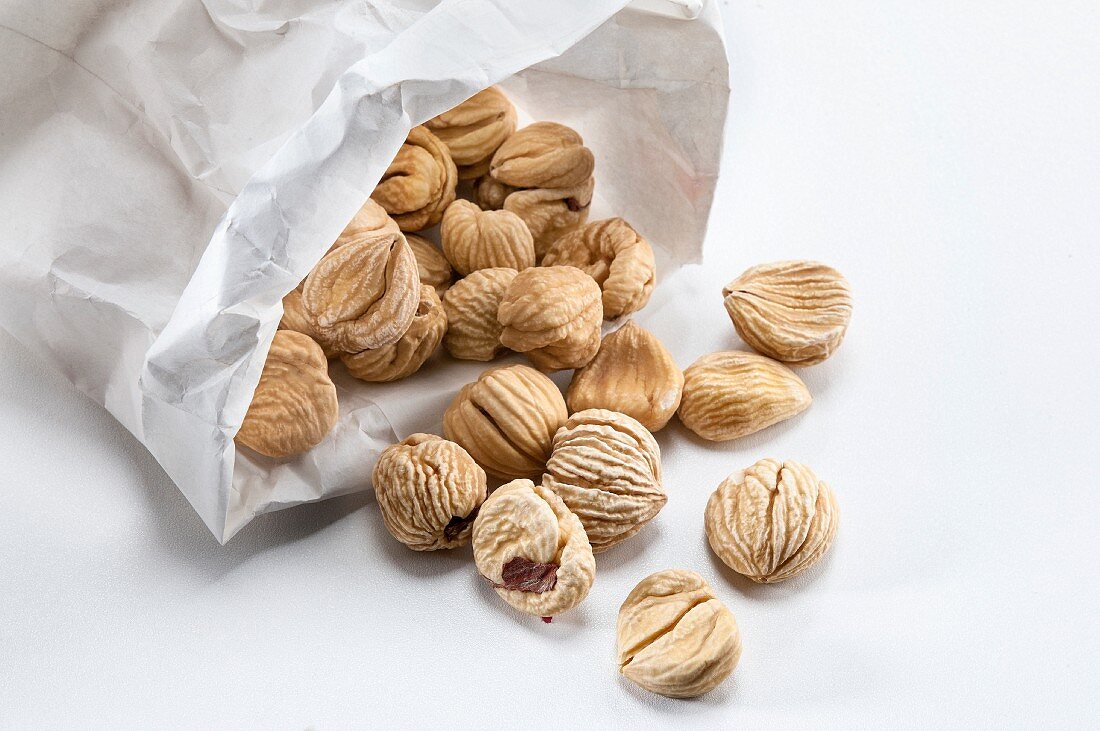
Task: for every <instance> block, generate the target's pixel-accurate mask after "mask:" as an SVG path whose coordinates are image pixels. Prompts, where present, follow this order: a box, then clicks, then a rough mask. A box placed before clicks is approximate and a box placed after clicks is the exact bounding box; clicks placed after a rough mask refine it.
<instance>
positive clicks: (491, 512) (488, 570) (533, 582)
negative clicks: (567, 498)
mask: <svg viewBox="0 0 1100 731" xmlns="http://www.w3.org/2000/svg"><path fill="white" fill-rule="evenodd" d="M473 547H474V563H475V564H476V565H477V570H478V572H480V573H481V575H482V576H484V577H485V578H486V579H488V580H489V582H490V583H492V585H493V588H494V589H496V592H497V594H498V595H499V596H500V598H501V599H503V600H504V601H506V602H507V603H508V604H510V605H511V606H513V607H514V608H516V609H518V610H519V611H521V612H526V613H527V614H533V615H535V616H538V617H553V616H555V615H558V614H561V613H562V612H566V611H568V610H570V609H572V608H573V607H575V606H577V605H578V604H580V603H581V601H583V600H584V598H585V597H586V596H588V591H589V589H591V588H592V581H593V579H594V578H595V575H596V561H595V559H594V558H593V556H592V547H591V546H590V545H589V543H588V537H587V536H586V535H585V532H584V527H583V526H582V525H581V522H580V520H578V519H577V516H575V515H573V513H571V512H570V511H569V508H567V507H566V505H565V503H563V502H562V500H561V498H559V497H558V496H557V495H555V494H554V492H553V491H552V490H550V489H548V488H546V487H543V486H542V485H536V484H534V483H533V482H531V481H530V480H513V481H512V482H509V483H507V484H505V485H503V486H501V487H500V488H498V489H497V490H496V491H495V492H493V494H492V495H490V496H489V498H488V499H487V500H486V501H485V502H484V503H483V504H482V506H481V510H480V511H479V512H478V515H477V519H476V520H474V530H473Z"/></svg>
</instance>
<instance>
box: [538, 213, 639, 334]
mask: <svg viewBox="0 0 1100 731" xmlns="http://www.w3.org/2000/svg"><path fill="white" fill-rule="evenodd" d="M555 264H564V265H568V266H574V267H577V268H578V269H580V270H581V271H583V272H585V273H586V274H588V275H589V276H591V277H592V278H593V279H595V280H596V283H597V284H598V285H600V289H601V290H602V292H603V316H604V318H606V319H608V320H613V319H615V318H617V317H622V316H623V315H628V314H630V313H632V312H637V311H638V310H640V309H642V308H643V307H645V305H646V303H647V302H649V297H650V295H651V294H652V293H653V287H654V285H655V283H656V280H657V265H656V263H655V261H654V258H653V248H652V247H650V245H649V242H648V241H646V240H645V238H644V237H642V235H641V234H639V233H638V232H637V231H635V230H634V228H633V227H632V226H631V225H630V224H629V223H627V222H626V221H624V220H623V219H621V218H608V219H605V220H603V221H593V222H591V223H589V224H586V225H584V226H582V227H581V228H578V229H576V230H574V231H571V232H569V233H567V234H565V235H564V236H561V237H560V238H558V239H557V241H555V242H554V243H552V244H551V245H550V248H549V249H547V251H546V255H545V256H544V257H543V259H542V265H543V266H553V265H555Z"/></svg>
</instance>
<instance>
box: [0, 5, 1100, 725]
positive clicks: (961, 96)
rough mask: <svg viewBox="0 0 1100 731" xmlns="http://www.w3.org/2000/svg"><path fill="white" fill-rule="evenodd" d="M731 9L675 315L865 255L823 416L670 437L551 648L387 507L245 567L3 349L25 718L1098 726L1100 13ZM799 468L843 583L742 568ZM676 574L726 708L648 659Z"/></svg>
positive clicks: (8, 593)
mask: <svg viewBox="0 0 1100 731" xmlns="http://www.w3.org/2000/svg"><path fill="white" fill-rule="evenodd" d="M724 10H725V12H726V28H727V37H728V43H729V47H730V53H731V65H732V88H733V91H732V109H731V122H730V127H729V136H728V142H727V153H726V159H725V163H724V177H723V179H722V181H721V183H720V186H719V191H718V195H717V199H716V204H715V211H714V215H713V218H712V222H711V231H710V234H709V236H708V241H707V249H706V262H705V266H703V267H689V268H687V269H685V270H683V271H681V272H680V273H678V274H677V275H676V276H675V277H673V278H671V279H667V280H666V281H665V283H664V284H663V285H662V286H661V288H660V289H659V292H658V295H657V297H655V300H654V303H653V304H652V305H651V307H650V308H649V309H648V310H647V312H646V314H645V316H644V317H642V318H641V319H642V320H643V321H644V322H645V324H646V325H647V326H649V327H651V328H652V329H653V330H654V331H655V332H656V333H657V334H658V335H660V336H661V337H662V338H663V339H664V340H665V341H666V342H668V344H669V346H670V348H671V349H672V350H673V352H674V354H675V355H676V357H677V359H678V360H679V361H680V362H681V365H687V364H688V363H690V362H691V360H693V359H694V358H696V357H698V356H699V355H702V354H703V353H705V352H708V351H711V350H716V349H721V348H729V347H736V346H737V345H738V341H737V338H736V336H735V334H734V333H733V329H732V327H731V326H730V324H729V320H728V318H727V317H726V314H725V312H724V311H723V309H722V306H721V297H720V293H719V290H720V288H721V285H722V284H724V283H725V281H727V280H728V279H731V278H733V277H734V276H736V275H737V274H738V273H740V272H741V271H742V270H743V269H745V268H746V267H748V266H750V265H752V264H756V263H759V262H762V261H769V260H775V259H781V258H795V257H798V258H803V257H804V258H817V259H821V260H824V261H826V262H828V263H831V264H833V265H834V266H836V267H837V268H839V269H841V270H842V271H843V272H845V273H846V275H847V276H848V278H849V279H850V281H851V283H852V286H853V289H854V292H855V302H856V306H855V315H854V317H853V320H852V326H851V329H850V330H849V333H848V337H847V339H846V341H845V343H844V345H843V347H842V348H841V349H840V350H839V351H838V353H837V355H836V356H834V357H833V358H832V359H831V360H829V361H827V362H826V363H825V364H822V365H819V366H816V367H812V368H809V369H804V370H803V371H802V375H803V377H804V379H805V380H806V382H807V384H808V385H809V387H810V390H811V391H812V392H813V394H814V396H815V401H814V404H813V406H812V407H811V408H810V410H809V411H807V412H806V413H805V414H804V415H802V416H800V417H798V418H797V419H795V420H793V421H791V422H787V423H785V424H783V425H780V426H777V427H774V428H772V429H769V430H767V431H765V432H762V433H760V434H757V435H754V436H752V437H748V438H746V439H743V440H740V441H738V442H736V443H733V444H726V445H709V444H705V443H703V442H701V441H699V440H697V439H695V438H694V437H692V436H690V435H689V434H688V433H687V432H686V431H685V430H684V429H682V428H681V427H679V426H678V425H676V424H673V425H672V426H670V427H669V428H667V429H666V430H664V431H663V432H661V433H660V434H659V441H660V443H661V446H662V449H663V450H664V457H665V459H664V467H665V484H666V489H667V491H668V493H669V496H670V497H669V503H668V505H667V507H666V508H665V509H664V510H663V511H662V512H661V514H660V515H659V516H658V517H657V519H656V520H655V521H654V522H653V524H651V525H650V526H649V527H648V528H647V529H645V530H644V531H643V532H642V533H641V534H640V535H639V536H638V537H636V538H635V539H633V540H632V541H630V542H628V543H626V544H623V545H622V546H620V547H618V548H617V549H613V550H612V551H610V552H608V553H606V554H603V555H601V556H600V557H599V559H598V575H597V581H596V585H595V587H594V589H593V591H592V593H591V595H590V596H589V598H588V600H587V601H586V602H585V603H584V604H583V605H582V607H581V608H579V609H578V610H576V611H574V612H572V613H569V614H566V615H564V616H562V617H560V618H558V619H556V620H555V621H554V623H553V624H552V625H549V626H547V625H544V624H542V623H541V622H539V621H538V620H537V619H532V618H528V617H526V616H521V615H519V614H517V613H515V612H513V611H511V610H510V609H509V608H508V607H507V606H506V605H504V604H503V603H502V602H501V601H500V600H499V599H498V598H497V597H496V596H495V594H494V593H493V592H492V590H491V589H489V588H488V587H487V585H486V584H485V583H484V581H482V580H480V579H479V578H478V577H477V576H476V574H475V572H474V570H473V567H472V564H471V561H470V559H469V551H468V549H466V550H459V551H455V552H452V553H448V554H439V553H437V554H427V555H420V554H413V553H411V552H409V551H407V550H405V549H404V548H403V547H402V546H400V545H399V544H397V543H396V542H395V541H394V540H393V539H392V538H391V537H390V536H389V535H388V534H387V533H386V532H385V530H384V528H383V526H382V523H381V520H380V518H379V516H378V513H377V508H376V506H375V504H374V501H373V498H372V497H371V496H370V495H369V494H364V495H360V496H353V497H348V498H342V499H337V500H333V501H330V502H328V503H325V504H321V505H314V506H306V507H302V508H296V509H293V510H289V511H284V512H282V513H279V514H275V515H272V516H267V517H265V518H261V519H259V520H258V521H256V522H255V523H254V524H253V525H252V526H250V527H249V528H247V529H246V530H245V531H243V532H242V533H241V534H240V535H239V536H237V537H236V538H235V539H234V540H233V541H232V542H231V543H230V544H229V545H228V546H225V547H221V546H219V545H218V544H217V543H216V542H215V541H214V540H213V539H212V538H211V537H210V535H209V534H208V533H207V531H206V529H205V528H204V527H203V525H202V523H201V522H200V521H199V519H198V518H197V517H196V516H195V514H194V513H193V512H192V511H191V508H190V507H189V506H188V505H187V503H186V501H185V500H184V498H183V497H182V495H181V494H180V493H179V492H178V491H177V490H176V488H175V487H174V486H173V485H172V484H171V482H170V481H169V480H168V478H167V477H166V476H165V475H164V473H163V472H162V471H161V469H160V468H159V467H158V466H157V464H156V463H155V462H154V460H153V459H152V458H151V457H150V456H149V455H148V454H147V453H146V452H145V451H144V450H143V449H142V448H141V447H140V446H139V445H138V444H137V443H136V442H135V441H134V440H133V439H132V438H131V437H130V436H129V434H128V433H126V432H125V431H124V430H123V429H122V428H121V427H120V426H118V425H117V424H116V423H115V422H114V421H113V420H112V419H111V418H110V417H109V416H108V415H107V414H106V413H105V412H103V411H102V410H100V409H99V408H98V407H96V406H94V405H92V404H91V403H90V402H88V401H87V400H86V399H85V398H84V397H83V396H81V395H80V394H78V393H77V392H75V391H74V390H73V388H72V387H71V386H70V385H69V384H68V383H67V382H66V381H65V380H64V379H63V378H62V377H61V376H59V375H56V374H54V373H52V372H49V371H48V370H46V369H45V368H44V367H43V366H42V365H41V364H40V363H39V362H37V361H36V360H34V359H33V358H32V357H31V356H30V355H29V354H28V353H27V352H26V351H25V350H23V349H22V347H21V346H19V345H18V344H17V343H16V342H15V341H14V340H12V339H11V338H10V337H9V336H8V335H6V334H4V333H2V332H0V434H2V435H3V436H4V438H3V439H0V489H2V492H0V495H2V496H3V498H4V506H3V509H2V510H0V725H2V726H17V727H18V726H36V727H38V726H55V725H56V726H76V725H80V726H87V725H91V726H117V725H125V726H138V725H146V726H147V725H154V724H155V725H159V726H208V725H211V724H214V725H218V726H230V727H241V726H264V727H278V728H305V727H311V726H312V727H317V728H333V727H344V726H354V725H367V724H371V725H381V724H391V725H393V724H396V725H427V724H434V725H439V726H443V725H445V726H446V727H448V728H464V727H469V726H480V727H484V726H490V727H492V726H497V725H501V726H505V725H506V726H510V727H515V726H525V725H528V724H530V725H551V724H557V723H569V722H578V723H580V722H584V723H586V724H588V725H591V726H593V727H608V726H610V727H620V726H637V725H640V724H643V723H644V724H655V723H656V724H671V723H683V722H688V723H691V724H693V725H700V726H704V725H705V726H708V727H712V728H713V727H719V725H721V727H728V726H741V727H752V726H756V725H762V724H763V725H768V726H776V727H796V726H798V727H805V726H806V725H807V724H812V725H814V726H815V727H822V726H830V727H844V726H848V727H850V726H851V725H854V724H860V725H868V724H869V725H875V726H884V725H889V726H894V727H896V726H914V727H915V726H927V725H931V724H933V723H942V724H950V725H966V726H986V727H992V726H997V727H1028V726H1031V727H1034V726H1036V725H1048V724H1049V725H1062V726H1072V727H1084V726H1093V727H1095V726H1096V725H1097V724H1100V701H1098V694H1097V692H1096V688H1097V685H1098V682H1097V681H1098V677H1097V671H1096V668H1095V658H1096V657H1097V654H1098V652H1100V642H1098V630H1097V619H1098V616H1097V610H1096V601H1095V598H1094V594H1095V590H1096V586H1097V580H1098V578H1100V576H1098V573H1100V570H1098V568H1097V566H1098V560H1097V559H1098V557H1097V540H1096V537H1095V533H1096V522H1097V521H1096V514H1097V511H1098V510H1100V498H1098V497H1097V495H1098V491H1100V485H1098V477H1097V475H1098V473H1097V470H1096V468H1095V464H1096V459H1095V455H1096V454H1097V453H1098V452H1100V449H1098V446H1097V445H1098V444H1100V438H1098V431H1100V428H1098V427H1100V423H1098V421H1100V420H1098V418H1097V413H1098V410H1100V398H1098V395H1100V388H1098V387H1097V385H1096V383H1097V380H1098V378H1100V376H1098V374H1097V372H1096V367H1097V365H1096V364H1097V361H1098V359H1100V347H1098V346H1097V337H1098V333H1100V323H1098V322H1097V320H1098V318H1097V314H1098V310H1100V305H1098V304H1097V300H1098V297H1100V286H1098V282H1100V253H1098V249H1100V82H1098V70H1100V37H1098V36H1100V6H1098V5H1097V4H1096V3H1095V2H1091V0H1089V1H1084V0H1082V1H1079V2H1075V1H1072V0H1061V1H1060V2H1056V3H1052V2H1037V1H1036V2H1023V1H1021V0H1000V1H998V2H979V1H978V0H972V1H971V2H959V1H958V0H946V1H942V2H941V1H933V0H926V1H925V2H921V3H912V2H901V1H900V0H899V1H896V2H894V1H889V2H884V1H883V0H866V1H862V0H861V1H856V0H851V1H848V2H832V3H829V2H823V3H806V2H798V1H796V0H782V1H780V0H759V1H758V2H740V1H731V2H729V3H727V4H725V5H724ZM684 50H685V53H690V49H684ZM596 152H597V154H598V150H597V151H596ZM764 456H776V457H782V458H793V459H799V460H801V461H804V462H806V463H807V464H809V465H811V466H813V467H814V468H815V469H816V470H817V472H818V474H819V475H820V476H821V477H822V478H823V479H825V480H826V481H828V482H829V483H830V484H831V485H833V487H834V488H835V490H836V491H837V494H838V498H839V500H840V504H841V509H842V520H841V528H840V533H839V536H838V540H837V542H836V544H835V546H834V547H833V549H832V551H831V553H830V554H829V555H828V557H827V559H826V560H825V561H824V562H823V563H822V564H820V565H819V566H818V567H817V568H815V569H814V570H812V571H811V572H809V573H808V574H807V575H805V576H803V577H800V578H798V579H796V580H793V581H791V582H788V583H786V584H781V585H779V586H767V587H758V586H754V585H751V584H749V583H748V582H746V581H744V580H741V579H739V578H738V577H737V576H736V575H734V574H732V572H730V571H728V570H727V569H725V568H724V567H723V566H722V565H721V563H720V562H718V561H717V560H716V559H714V558H713V557H712V555H711V554H710V552H709V550H708V549H707V547H706V542H705V538H704V536H703V531H702V511H703V506H704V504H705V502H706V499H707V496H708V495H709V493H710V491H711V490H713V489H714V487H715V486H716V485H717V484H718V482H719V481H721V479H722V478H723V477H725V475H726V474H728V473H729V472H731V471H733V470H735V469H738V468H741V467H744V466H746V465H747V464H750V463H752V462H753V461H755V460H756V459H758V458H761V457H764ZM669 567H686V568H692V569H695V570H697V571H699V572H700V573H702V574H703V575H704V576H706V577H707V578H708V579H709V580H710V581H711V583H712V585H713V586H714V587H715V589H716V591H717V592H718V594H719V595H720V596H721V597H722V598H723V599H724V600H725V601H726V602H727V604H728V605H729V606H730V608H731V609H732V610H733V612H734V613H735V615H736V616H737V618H738V621H739V623H740V626H741V630H742V635H743V639H744V646H745V651H744V656H743V658H742V661H741V663H740V665H739V666H738V668H737V670H736V672H735V673H734V676H733V679H732V680H731V681H729V682H727V683H726V684H724V685H723V686H721V687H720V688H719V689H718V690H716V691H714V692H712V693H711V694H709V695H707V696H705V697H703V698H701V699H698V700H695V701H689V702H685V701H670V700H667V699H663V698H660V697H657V696H652V695H649V694H647V693H646V692H644V691H641V690H639V689H637V688H635V687H633V686H631V685H630V684H629V683H627V682H625V681H624V680H622V679H620V678H619V677H618V676H617V674H616V668H615V662H614V621H615V615H616V612H617V609H618V605H619V603H620V602H621V601H622V599H623V597H624V596H625V595H626V593H627V592H628V591H629V589H630V588H631V587H632V586H633V585H634V584H635V583H636V582H637V581H638V580H639V579H641V578H642V577H643V576H645V575H647V574H648V573H650V572H652V571H655V570H659V569H663V568H669Z"/></svg>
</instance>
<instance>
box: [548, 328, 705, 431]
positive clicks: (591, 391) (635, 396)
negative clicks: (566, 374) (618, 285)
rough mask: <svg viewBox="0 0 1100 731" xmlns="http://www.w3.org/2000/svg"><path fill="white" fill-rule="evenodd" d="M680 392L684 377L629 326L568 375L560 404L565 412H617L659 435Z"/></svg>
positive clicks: (652, 341)
mask: <svg viewBox="0 0 1100 731" xmlns="http://www.w3.org/2000/svg"><path fill="white" fill-rule="evenodd" d="M683 388H684V372H683V371H682V370H680V368H679V366H677V365H676V361H675V360H673V358H672V355H671V354H670V353H669V352H668V350H667V349H666V348H665V346H664V345H662V344H661V341H660V340H658V339H657V336H655V335H654V334H653V333H651V332H649V331H648V330H646V329H644V328H642V327H640V326H639V325H637V324H636V323H635V322H634V321H633V320H630V321H628V322H627V323H626V324H625V325H623V326H622V327H621V328H619V329H618V330H616V331H615V332H613V333H609V334H608V335H606V336H605V337H604V339H603V343H602V344H601V345H600V349H599V351H598V352H597V353H596V357H595V358H593V359H592V360H591V362H589V364H588V365H586V366H584V367H583V368H579V369H577V371H576V372H575V373H574V374H573V380H572V381H571V382H570V383H569V390H568V391H567V392H566V396H565V402H566V403H567V404H568V405H569V410H570V411H582V410H584V409H610V410H612V411H619V412H621V413H623V414H626V415H628V416H631V417H633V418H635V419H637V420H638V421H639V422H641V424H642V425H643V426H644V427H645V428H646V429H648V430H650V431H658V430H660V429H662V428H664V426H665V424H667V423H668V420H669V419H671V418H672V415H673V414H675V413H676V408H677V407H678V406H679V405H680V395H681V393H682V392H683Z"/></svg>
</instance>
